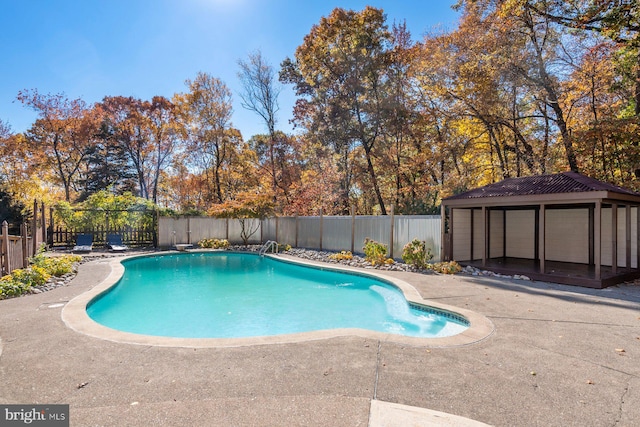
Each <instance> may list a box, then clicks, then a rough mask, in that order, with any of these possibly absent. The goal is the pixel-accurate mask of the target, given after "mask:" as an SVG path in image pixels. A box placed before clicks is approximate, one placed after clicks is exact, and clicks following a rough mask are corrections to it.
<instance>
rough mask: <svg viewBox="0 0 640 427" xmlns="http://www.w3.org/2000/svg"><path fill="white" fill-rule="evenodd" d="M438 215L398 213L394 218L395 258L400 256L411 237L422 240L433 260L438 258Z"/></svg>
mask: <svg viewBox="0 0 640 427" xmlns="http://www.w3.org/2000/svg"><path fill="white" fill-rule="evenodd" d="M440 224H441V222H440V216H438V215H419V216H418V215H412V216H404V215H398V216H396V217H395V218H394V225H393V227H394V230H393V231H394V246H393V255H394V257H395V258H401V257H402V249H403V248H404V245H406V244H407V243H409V242H410V241H412V240H413V239H418V240H424V241H425V243H426V245H427V248H428V249H430V250H431V253H432V254H433V260H434V261H439V260H440V244H441V242H442V236H441V229H440Z"/></svg>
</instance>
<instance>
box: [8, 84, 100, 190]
mask: <svg viewBox="0 0 640 427" xmlns="http://www.w3.org/2000/svg"><path fill="white" fill-rule="evenodd" d="M17 98H18V100H19V101H21V102H22V103H23V104H25V105H26V106H28V107H30V108H31V109H33V110H35V111H36V112H37V113H38V118H37V120H36V122H35V123H34V124H33V125H32V126H31V128H30V129H29V130H28V131H27V132H26V135H25V136H26V141H27V143H28V150H29V153H30V154H31V156H32V158H33V161H34V162H36V163H40V164H41V165H46V166H47V167H48V168H49V171H50V172H51V176H52V178H53V180H54V182H56V183H58V184H60V185H61V186H62V187H63V188H64V197H65V200H66V201H71V198H72V193H73V191H74V190H75V184H76V179H77V178H78V175H79V173H80V169H81V167H82V164H83V162H84V161H85V159H86V157H87V155H88V152H89V147H90V146H91V144H92V143H93V139H94V138H95V135H96V133H97V128H98V120H97V117H96V115H95V114H94V112H93V110H92V109H91V108H90V107H89V106H87V104H86V103H85V102H84V101H83V100H81V99H71V100H70V99H68V98H67V97H65V96H64V95H63V94H56V95H51V94H41V93H39V92H38V91H37V90H24V91H21V92H20V93H19V94H18V97H17Z"/></svg>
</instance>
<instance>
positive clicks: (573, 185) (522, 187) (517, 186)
mask: <svg viewBox="0 0 640 427" xmlns="http://www.w3.org/2000/svg"><path fill="white" fill-rule="evenodd" d="M588 191H609V192H612V193H618V194H628V195H633V196H640V194H639V193H635V192H633V191H631V190H627V189H624V188H622V187H618V186H616V185H612V184H608V183H606V182H602V181H598V180H597V179H593V178H589V177H587V176H584V175H580V174H579V173H576V172H562V173H559V174H555V175H536V176H526V177H521V178H507V179H505V180H504V181H500V182H497V183H495V184H489V185H485V186H484V187H480V188H476V189H473V190H470V191H467V192H464V193H460V194H456V195H454V196H451V197H447V198H446V199H445V200H463V199H476V198H483V197H509V196H530V195H541V194H560V193H582V192H588Z"/></svg>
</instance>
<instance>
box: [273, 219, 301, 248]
mask: <svg viewBox="0 0 640 427" xmlns="http://www.w3.org/2000/svg"><path fill="white" fill-rule="evenodd" d="M296 226H297V224H296V217H290V216H286V217H282V218H279V219H278V238H277V239H276V238H275V237H276V236H275V234H274V236H273V237H274V238H273V239H271V240H276V241H278V242H281V243H284V244H287V245H291V246H296V237H297V236H296Z"/></svg>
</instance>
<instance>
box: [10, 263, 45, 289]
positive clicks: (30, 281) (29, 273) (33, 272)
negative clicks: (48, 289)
mask: <svg viewBox="0 0 640 427" xmlns="http://www.w3.org/2000/svg"><path fill="white" fill-rule="evenodd" d="M11 277H13V280H15V281H16V282H22V283H24V284H26V285H27V286H28V287H31V286H40V285H44V284H45V283H47V280H49V277H51V275H50V274H49V273H47V270H45V269H44V268H42V267H38V266H37V265H31V266H29V267H27V268H21V269H18V270H13V272H12V273H11Z"/></svg>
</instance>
